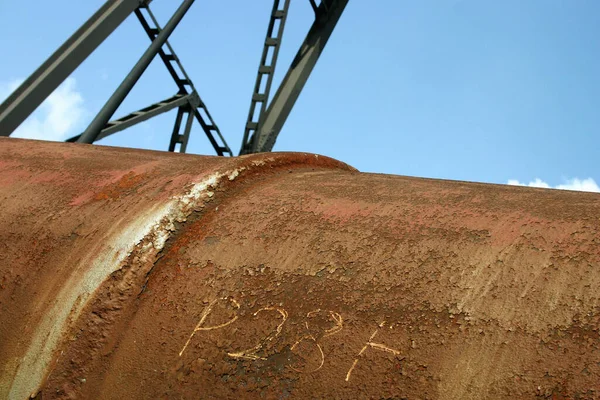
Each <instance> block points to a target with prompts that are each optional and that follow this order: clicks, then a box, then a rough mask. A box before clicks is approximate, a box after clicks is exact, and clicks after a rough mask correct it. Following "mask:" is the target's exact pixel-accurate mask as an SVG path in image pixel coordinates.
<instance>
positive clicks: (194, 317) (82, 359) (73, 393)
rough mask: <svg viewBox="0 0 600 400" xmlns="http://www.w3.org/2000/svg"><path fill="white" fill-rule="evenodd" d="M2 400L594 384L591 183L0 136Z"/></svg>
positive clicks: (595, 276)
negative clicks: (417, 174) (505, 181)
mask: <svg viewBox="0 0 600 400" xmlns="http://www.w3.org/2000/svg"><path fill="white" fill-rule="evenodd" d="M0 199H1V203H0V205H1V208H0V254H1V255H2V257H1V260H0V398H7V397H8V398H15V399H23V398H27V397H29V396H33V397H35V396H38V398H40V397H41V398H43V399H53V398H99V399H124V398H135V399H152V398H189V399H197V398H273V399H282V398H371V399H384V398H386V399H387V398H398V399H401V398H407V399H408V398H409V399H416V398H419V399H482V398H493V399H515V398H538V397H541V398H555V399H563V398H565V399H566V398H579V399H596V398H600V333H599V329H600V292H599V290H598V288H599V287H600V196H599V195H597V194H592V193H577V192H567V191H552V190H544V189H534V188H522V187H509V186H499V185H488V184H476V183H466V182H456V181H441V180H431V179H418V178H409V177H401V176H388V175H376V174H363V173H358V172H357V171H355V170H354V169H352V168H351V167H348V166H347V165H345V164H343V163H340V162H337V161H334V160H332V159H329V158H326V157H321V156H315V155H310V154H298V153H290V154H273V153H271V154H263V155H253V156H245V157H239V158H235V159H234V158H217V157H200V156H192V155H181V154H169V153H162V152H151V151H141V150H131V149H118V148H109V147H101V146H86V145H75V144H60V143H45V142H37V141H27V140H19V139H2V140H0Z"/></svg>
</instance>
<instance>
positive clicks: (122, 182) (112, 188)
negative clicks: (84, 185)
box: [93, 172, 148, 200]
mask: <svg viewBox="0 0 600 400" xmlns="http://www.w3.org/2000/svg"><path fill="white" fill-rule="evenodd" d="M147 175H148V174H135V173H134V172H128V173H127V174H125V175H124V176H123V177H122V178H121V179H119V180H118V181H117V182H115V183H113V184H110V185H107V186H106V187H105V188H104V189H103V190H102V191H100V192H98V193H96V194H95V195H94V197H93V199H94V200H109V199H110V200H114V199H118V198H119V197H121V196H122V195H123V194H124V193H127V192H129V191H130V190H131V189H134V188H135V187H137V186H139V185H140V183H141V182H142V181H144V180H145V179H146V177H147Z"/></svg>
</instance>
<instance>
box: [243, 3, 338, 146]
mask: <svg viewBox="0 0 600 400" xmlns="http://www.w3.org/2000/svg"><path fill="white" fill-rule="evenodd" d="M346 4H348V0H322V1H321V3H320V4H319V6H318V7H317V8H316V9H315V16H316V19H315V22H314V23H313V25H312V27H311V28H310V30H309V31H308V34H307V35H306V39H304V42H303V43H302V45H301V46H300V50H299V51H298V53H297V54H296V57H295V58H294V60H293V61H292V65H291V66H290V69H289V70H288V72H287V74H286V75H285V77H284V78H283V81H282V82H281V84H280V86H279V89H278V90H277V93H275V96H274V97H273V100H272V102H271V103H270V104H269V107H268V108H267V110H266V111H265V114H264V115H263V118H262V121H261V124H260V126H259V127H258V130H257V133H255V135H256V137H255V138H253V139H252V153H260V152H268V151H271V150H272V149H273V145H274V144H275V140H277V135H279V132H280V131H281V128H282V127H283V124H284V123H285V121H286V119H287V117H288V116H289V115H290V112H291V111H292V107H293V106H294V104H295V103H296V100H297V99H298V97H299V96H300V92H301V91H302V88H304V85H305V84H306V81H307V80H308V78H309V77H310V73H311V72H312V70H313V68H314V67H315V65H316V63H317V61H318V60H319V56H320V55H321V53H322V52H323V49H324V48H325V45H326V44H327V40H329V37H330V36H331V33H332V32H333V29H334V28H335V26H336V24H337V22H338V21H339V19H340V17H341V15H342V13H343V12H344V8H345V7H346Z"/></svg>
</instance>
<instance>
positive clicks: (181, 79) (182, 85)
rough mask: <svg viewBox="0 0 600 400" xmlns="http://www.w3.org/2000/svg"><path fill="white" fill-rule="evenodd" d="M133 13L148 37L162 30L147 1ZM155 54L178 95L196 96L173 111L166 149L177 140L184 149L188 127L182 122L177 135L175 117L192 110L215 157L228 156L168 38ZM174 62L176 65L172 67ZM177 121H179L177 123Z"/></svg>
mask: <svg viewBox="0 0 600 400" xmlns="http://www.w3.org/2000/svg"><path fill="white" fill-rule="evenodd" d="M143 10H145V11H146V13H147V14H148V17H149V18H147V17H146V16H145V15H144V13H143V12H142V11H143ZM135 15H136V17H137V18H138V20H139V21H140V24H141V25H142V28H144V31H146V34H147V35H148V38H149V39H150V40H154V39H156V37H157V36H158V35H159V34H160V32H161V30H162V29H161V27H160V25H159V23H158V21H157V20H156V18H155V17H154V14H152V11H151V10H150V7H149V6H148V4H144V5H142V6H140V8H138V9H137V10H135ZM165 47H166V50H165ZM158 56H159V57H160V59H161V60H162V61H163V63H164V65H165V67H166V68H167V71H169V74H170V75H171V77H172V78H173V80H174V81H175V84H176V85H177V87H178V88H179V93H180V94H188V93H195V96H196V97H195V100H196V101H195V103H194V104H191V106H190V107H184V109H183V110H182V109H180V110H179V112H178V114H177V115H178V117H177V120H176V121H175V128H174V131H173V134H172V136H171V144H170V145H169V151H174V149H175V144H176V143H179V144H180V145H181V146H180V148H179V150H180V152H181V153H184V152H185V149H186V147H187V141H188V139H189V132H190V130H188V129H187V126H188V123H187V122H186V131H185V132H184V135H179V133H178V132H179V124H180V123H181V121H180V120H179V115H182V114H181V113H182V112H184V113H187V114H188V117H189V116H190V115H191V112H193V114H194V117H195V118H196V119H197V120H198V123H199V124H200V126H201V127H202V130H203V131H204V134H205V135H206V137H207V138H208V140H209V141H210V143H211V144H212V146H213V148H214V149H215V151H216V152H217V154H218V155H219V156H224V155H225V154H229V155H230V156H233V152H232V151H231V149H230V148H229V145H228V144H227V142H226V141H225V138H224V137H223V135H222V134H221V131H220V130H219V127H218V126H217V124H216V123H215V121H214V120H213V118H212V116H211V115H210V112H209V111H208V108H207V107H206V104H205V103H204V101H202V99H201V98H200V95H199V94H198V92H197V91H196V89H195V88H194V83H193V82H192V80H191V79H190V77H189V76H188V74H187V72H186V71H185V68H183V65H182V64H181V61H180V60H179V57H177V55H176V54H175V50H173V47H171V45H170V44H169V41H168V40H167V41H165V46H164V47H162V48H160V49H159V51H158ZM175 65H176V66H177V67H175ZM200 110H202V111H203V112H202V113H201V112H200ZM188 120H189V121H190V122H189V123H190V124H191V120H190V119H189V118H188ZM177 121H179V123H178V122H177ZM190 128H191V126H190ZM219 142H221V143H219Z"/></svg>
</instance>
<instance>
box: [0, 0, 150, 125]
mask: <svg viewBox="0 0 600 400" xmlns="http://www.w3.org/2000/svg"><path fill="white" fill-rule="evenodd" d="M139 4H140V0H108V1H107V2H106V3H104V5H103V6H102V7H100V9H99V10H98V11H96V13H95V14H94V15H92V16H91V17H90V18H89V19H88V20H87V21H86V22H85V23H84V24H83V25H82V26H81V27H80V28H79V29H78V30H77V31H76V32H75V33H74V34H73V35H72V36H71V37H70V38H69V39H67V41H66V42H65V43H63V45H62V46H60V48H59V49H58V50H56V51H55V52H54V54H52V55H51V56H50V57H49V58H48V59H47V60H46V61H45V62H44V63H43V64H42V65H41V66H40V67H39V68H38V69H37V70H36V71H35V72H34V73H33V74H31V76H30V77H29V78H27V80H25V82H23V83H22V84H21V86H19V87H18V88H17V90H15V91H14V92H13V93H12V94H11V95H10V96H8V98H7V99H6V100H5V101H4V102H3V103H2V104H1V105H0V136H10V135H11V134H12V133H13V132H14V130H15V129H17V127H18V126H19V125H21V123H23V121H25V120H26V119H27V117H29V115H30V114H31V113H32V112H33V111H34V110H35V109H36V108H37V107H38V106H39V105H40V104H41V103H42V102H43V101H44V100H45V99H46V98H47V97H48V96H49V95H50V94H51V93H52V92H53V91H54V90H55V89H56V88H57V87H58V86H59V85H60V84H61V83H62V82H63V81H64V80H65V79H66V78H67V77H68V76H69V75H70V74H71V73H72V72H73V71H74V70H75V69H76V68H77V67H78V66H79V65H80V64H81V63H82V62H83V60H85V59H86V58H87V57H88V56H89V55H90V54H91V53H92V52H93V51H94V50H95V49H96V48H97V47H98V46H99V45H100V43H102V42H103V41H104V39H106V38H107V37H108V36H109V35H110V34H111V33H112V32H113V31H114V30H115V29H116V28H117V27H118V26H119V25H120V24H121V23H122V22H123V21H124V20H125V18H127V16H128V15H129V14H131V13H132V12H133V11H134V10H135V9H136V8H137V7H138V6H139Z"/></svg>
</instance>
